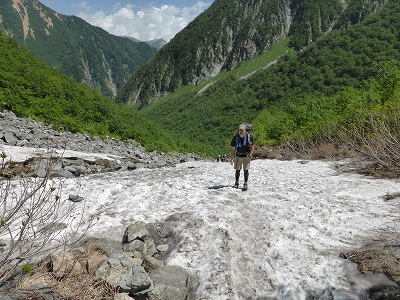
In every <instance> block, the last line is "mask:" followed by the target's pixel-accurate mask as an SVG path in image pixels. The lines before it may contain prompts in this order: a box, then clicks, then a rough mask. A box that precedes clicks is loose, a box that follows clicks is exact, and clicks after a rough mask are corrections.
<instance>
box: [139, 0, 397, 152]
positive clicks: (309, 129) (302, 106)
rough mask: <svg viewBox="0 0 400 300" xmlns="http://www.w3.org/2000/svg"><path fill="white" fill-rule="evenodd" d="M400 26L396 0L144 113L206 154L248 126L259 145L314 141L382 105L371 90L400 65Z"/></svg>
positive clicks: (193, 87)
mask: <svg viewBox="0 0 400 300" xmlns="http://www.w3.org/2000/svg"><path fill="white" fill-rule="evenodd" d="M398 28H400V2H399V1H398V0H396V1H389V2H387V3H386V4H385V5H384V6H382V7H381V8H380V9H379V10H377V11H376V13H373V14H370V15H369V16H367V17H366V18H365V19H363V20H362V21H361V22H359V23H356V24H353V25H349V24H346V26H343V29H335V30H331V31H330V32H329V33H326V34H325V35H324V36H321V37H320V38H318V39H317V40H316V41H315V42H313V43H311V44H309V45H308V46H307V47H305V48H302V49H301V51H295V50H293V49H291V48H290V47H289V45H290V42H289V39H286V40H283V41H281V42H279V43H277V44H276V45H274V46H273V47H272V48H271V49H269V51H267V52H266V53H264V54H262V55H259V56H257V57H255V58H254V59H251V60H248V61H246V62H242V63H241V64H240V65H239V66H237V67H236V68H235V69H233V70H231V71H224V72H220V73H219V74H218V75H216V76H214V77H213V78H209V79H207V80H203V81H200V82H199V83H198V84H197V85H188V86H186V87H182V88H180V89H179V90H177V91H176V92H171V93H169V94H168V95H167V96H165V97H163V98H161V99H159V100H158V101H155V102H151V103H150V104H149V105H146V106H144V107H142V109H140V110H139V112H140V113H141V114H142V115H144V116H146V117H148V118H150V119H152V120H154V121H157V122H158V123H159V124H161V125H163V126H164V128H166V129H169V130H171V131H174V132H178V133H179V137H182V136H186V137H188V138H190V140H191V141H192V142H198V143H202V145H203V149H205V151H206V149H209V148H208V147H215V146H217V145H218V147H219V148H220V149H224V148H225V149H226V147H227V145H229V138H231V135H232V134H233V133H234V130H235V129H236V128H237V126H238V124H240V122H242V121H250V122H253V127H254V130H255V136H256V145H257V146H262V145H271V144H276V143H280V142H285V141H287V138H288V137H289V136H293V135H294V134H297V137H298V138H299V139H302V138H303V139H305V138H306V137H308V138H310V136H312V133H313V130H314V128H318V130H320V131H321V130H322V128H323V126H326V127H325V128H327V132H333V125H332V124H328V125H326V124H322V122H324V121H325V120H326V122H329V121H331V122H334V121H335V120H339V119H340V120H344V119H345V120H346V121H348V122H349V123H351V122H353V121H355V120H357V117H356V116H358V115H359V114H360V113H361V112H362V113H364V114H367V113H368V109H370V108H371V105H373V104H376V103H379V101H378V100H377V99H374V98H373V97H375V96H374V95H377V94H380V93H381V92H376V91H370V90H366V91H364V90H363V89H365V88H366V87H367V86H368V85H369V84H370V83H371V81H372V82H374V80H376V79H379V80H381V79H380V78H384V76H383V75H384V73H382V72H383V71H382V70H385V68H384V67H383V66H385V64H386V63H388V62H390V61H394V63H395V64H396V65H397V66H400V36H399V31H398ZM168 45H169V44H168ZM168 45H166V46H165V47H168ZM161 51H162V50H161ZM161 51H160V52H161ZM156 56H157V55H156ZM156 56H155V57H156ZM153 61H154V60H153ZM153 61H152V62H153ZM150 63H151V62H150ZM138 72H139V71H138ZM391 73H392V72H391V71H390V72H388V73H387V74H391ZM388 82H396V81H395V80H394V79H393V80H392V79H390V80H389V81H388ZM386 85H387V86H390V84H389V83H387V84H386ZM352 89H355V91H357V92H354V91H352ZM367 96H368V97H372V98H373V99H368V98H366V97H367ZM348 105H353V107H351V108H349V107H348ZM378 109H379V108H378ZM344 116H345V117H344ZM313 126H314V127H313ZM303 135H306V136H305V137H304V136H303ZM220 153H224V152H220Z"/></svg>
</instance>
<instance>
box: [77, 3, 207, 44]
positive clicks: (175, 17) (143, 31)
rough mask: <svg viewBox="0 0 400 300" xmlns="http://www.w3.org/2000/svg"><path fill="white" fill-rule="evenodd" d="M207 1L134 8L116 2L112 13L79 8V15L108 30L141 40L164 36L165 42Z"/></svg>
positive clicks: (203, 7) (198, 12) (195, 15)
mask: <svg viewBox="0 0 400 300" xmlns="http://www.w3.org/2000/svg"><path fill="white" fill-rule="evenodd" d="M82 4H85V2H82ZM210 5H211V2H203V1H198V2H197V3H195V4H194V5H193V6H190V7H183V8H179V7H176V6H174V5H161V6H160V7H155V6H145V7H141V8H140V9H138V10H136V11H135V10H134V9H133V7H132V6H131V5H126V6H124V7H121V6H119V3H117V4H116V6H115V7H114V8H115V12H114V13H113V14H110V15H106V14H105V13H104V12H103V11H97V12H95V13H94V14H89V13H86V12H81V13H79V14H78V16H79V17H80V18H82V19H84V20H86V21H87V22H89V23H90V24H92V25H94V26H99V27H101V28H103V29H104V30H106V31H108V32H109V33H111V34H115V35H121V36H122V35H124V36H130V37H134V38H137V39H139V40H142V41H147V40H152V39H157V38H163V39H164V40H166V41H167V42H168V41H169V40H170V39H172V38H173V37H174V36H175V34H176V33H178V32H179V31H181V30H182V29H183V28H184V27H186V26H187V25H188V24H189V23H190V22H191V21H192V20H193V19H194V18H195V17H197V16H198V15H199V14H200V13H202V12H203V11H204V10H205V9H207V8H208V7H209V6H210Z"/></svg>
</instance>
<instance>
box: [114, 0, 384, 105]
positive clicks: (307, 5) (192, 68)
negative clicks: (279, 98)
mask: <svg viewBox="0 0 400 300" xmlns="http://www.w3.org/2000/svg"><path fill="white" fill-rule="evenodd" d="M385 2H387V1H385V0H381V1H370V0H351V1H347V2H345V1H344V0H343V1H341V0H314V1H309V0H216V1H215V2H214V3H213V4H212V5H211V6H210V8H209V9H208V10H206V11H205V12H203V13H202V14H201V15H200V16H198V17H197V18H196V19H195V20H194V21H192V22H191V23H190V24H189V25H188V26H187V27H186V28H185V29H184V30H182V31H181V32H180V33H178V34H177V35H176V36H175V38H174V39H172V40H171V41H170V42H169V43H168V44H167V45H166V46H164V47H163V48H162V49H161V50H160V51H159V52H158V53H157V54H156V55H155V56H154V57H153V59H152V60H151V61H150V62H149V63H147V64H146V65H144V66H143V67H141V68H140V69H139V70H137V71H136V72H135V73H134V74H133V75H132V76H131V77H130V78H129V79H128V81H127V82H126V84H125V85H124V86H123V87H122V88H121V89H120V90H119V92H118V95H117V98H116V101H118V102H121V103H128V104H135V103H137V102H140V103H141V107H144V106H146V105H147V104H149V103H150V102H152V101H156V100H157V99H159V98H161V97H163V96H165V95H167V94H168V93H170V92H174V91H176V90H177V89H179V88H181V87H183V86H187V85H196V84H197V83H198V82H199V81H201V80H203V79H206V78H210V77H213V76H215V75H216V74H218V73H219V72H221V71H223V70H232V69H234V68H235V67H237V66H238V65H239V64H240V63H241V62H243V61H246V60H248V59H251V58H254V57H255V56H257V55H260V54H262V53H264V52H265V51H268V50H269V49H270V48H271V47H272V46H273V45H275V44H276V43H277V42H279V41H281V40H283V39H285V38H287V37H290V38H291V42H290V46H291V47H293V48H294V49H296V50H301V49H302V48H304V47H306V46H307V45H309V44H310V43H312V42H313V41H315V40H316V39H318V38H319V37H321V36H322V35H324V34H325V33H326V32H329V31H331V30H332V29H333V28H340V27H341V28H344V27H346V26H348V25H349V24H353V23H356V22H359V21H361V20H362V19H364V18H365V17H366V16H368V15H369V14H371V13H373V12H375V11H376V9H377V8H378V7H379V6H381V5H383V4H384V3H385ZM355 12H359V14H358V15H357V16H358V18H356V17H355V14H354V13H355Z"/></svg>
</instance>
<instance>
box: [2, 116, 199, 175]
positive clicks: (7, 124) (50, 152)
mask: <svg viewBox="0 0 400 300" xmlns="http://www.w3.org/2000/svg"><path fill="white" fill-rule="evenodd" d="M7 146H18V147H29V148H34V149H37V150H36V151H35V154H36V155H35V156H36V158H37V159H36V160H35V159H31V158H30V157H29V158H27V159H25V160H22V161H14V162H13V163H12V164H9V165H8V168H7V170H5V171H3V174H2V175H3V176H13V175H16V174H18V173H20V172H21V171H28V170H29V172H28V174H30V175H37V176H39V177H41V176H44V175H45V174H46V170H45V168H44V166H45V165H46V164H43V163H42V164H40V161H41V160H42V159H52V158H56V157H58V158H59V159H60V160H61V161H59V162H58V163H57V164H56V165H55V168H54V170H53V176H62V177H72V176H80V175H86V174H91V173H98V172H111V171H116V170H134V169H137V168H143V167H145V168H157V167H163V166H166V165H174V164H176V163H180V162H183V161H188V160H197V159H199V157H197V156H196V155H193V154H180V153H168V154H167V153H162V152H159V151H153V152H151V153H148V152H146V149H145V148H143V147H142V146H141V145H140V144H139V143H137V142H136V141H133V140H130V141H126V142H123V141H119V140H116V139H113V138H110V137H108V138H105V139H100V138H98V137H93V136H88V135H83V134H80V133H71V132H68V131H61V130H60V131H58V130H55V129H53V128H52V126H48V125H46V124H44V123H40V122H33V121H30V120H26V119H21V118H18V117H16V116H15V114H14V113H12V112H9V111H3V112H1V113H0V151H1V152H7V150H6V149H5V148H7V149H9V148H8V147H7ZM65 150H73V151H77V152H85V153H98V154H100V153H101V154H106V156H99V155H98V156H96V155H92V156H91V157H89V158H85V157H84V156H81V155H78V153H74V152H72V153H71V152H68V151H65ZM10 151H11V152H12V149H10ZM5 154H6V155H8V156H9V155H10V154H12V153H5Z"/></svg>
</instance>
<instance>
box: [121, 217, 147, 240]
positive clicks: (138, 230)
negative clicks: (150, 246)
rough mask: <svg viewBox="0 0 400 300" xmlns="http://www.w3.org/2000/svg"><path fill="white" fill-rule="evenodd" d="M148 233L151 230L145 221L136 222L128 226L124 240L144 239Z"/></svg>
mask: <svg viewBox="0 0 400 300" xmlns="http://www.w3.org/2000/svg"><path fill="white" fill-rule="evenodd" d="M148 235H149V231H148V230H147V228H146V224H145V223H144V222H136V223H135V224H131V225H129V226H128V227H127V228H126V230H125V234H124V237H123V242H124V243H130V242H132V241H133V240H135V239H138V238H139V239H143V238H144V237H145V236H148Z"/></svg>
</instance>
